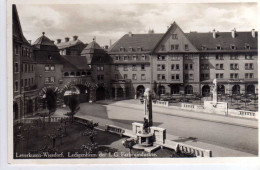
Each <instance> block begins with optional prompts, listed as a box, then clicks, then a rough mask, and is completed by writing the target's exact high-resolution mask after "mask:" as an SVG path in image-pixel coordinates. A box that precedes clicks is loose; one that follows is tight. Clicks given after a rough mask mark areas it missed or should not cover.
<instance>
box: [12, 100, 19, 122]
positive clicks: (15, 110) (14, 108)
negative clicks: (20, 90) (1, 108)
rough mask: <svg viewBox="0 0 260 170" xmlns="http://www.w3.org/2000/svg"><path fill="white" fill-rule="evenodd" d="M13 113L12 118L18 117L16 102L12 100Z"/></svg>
mask: <svg viewBox="0 0 260 170" xmlns="http://www.w3.org/2000/svg"><path fill="white" fill-rule="evenodd" d="M13 113H14V119H18V118H19V117H18V116H19V115H18V114H19V112H18V104H17V103H16V102H14V104H13Z"/></svg>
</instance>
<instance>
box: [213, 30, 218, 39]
mask: <svg viewBox="0 0 260 170" xmlns="http://www.w3.org/2000/svg"><path fill="white" fill-rule="evenodd" d="M216 37H217V35H216V30H215V29H214V30H213V38H216Z"/></svg>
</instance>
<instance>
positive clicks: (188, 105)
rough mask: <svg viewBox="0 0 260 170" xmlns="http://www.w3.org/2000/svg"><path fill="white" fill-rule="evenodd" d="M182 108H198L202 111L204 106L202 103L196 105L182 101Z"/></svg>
mask: <svg viewBox="0 0 260 170" xmlns="http://www.w3.org/2000/svg"><path fill="white" fill-rule="evenodd" d="M181 108H182V109H185V110H198V111H201V110H203V109H204V108H203V106H201V105H195V104H191V103H181Z"/></svg>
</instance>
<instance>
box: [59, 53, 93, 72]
mask: <svg viewBox="0 0 260 170" xmlns="http://www.w3.org/2000/svg"><path fill="white" fill-rule="evenodd" d="M61 57H62V58H63V59H64V60H65V62H68V63H69V64H71V65H72V66H73V67H75V68H77V69H79V70H84V69H88V68H89V66H88V64H87V59H86V57H84V56H71V55H63V56H61ZM65 67H66V66H65ZM65 69H66V68H65Z"/></svg>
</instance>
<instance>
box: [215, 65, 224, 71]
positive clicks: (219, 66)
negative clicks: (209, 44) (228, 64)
mask: <svg viewBox="0 0 260 170" xmlns="http://www.w3.org/2000/svg"><path fill="white" fill-rule="evenodd" d="M216 70H224V64H216Z"/></svg>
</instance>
